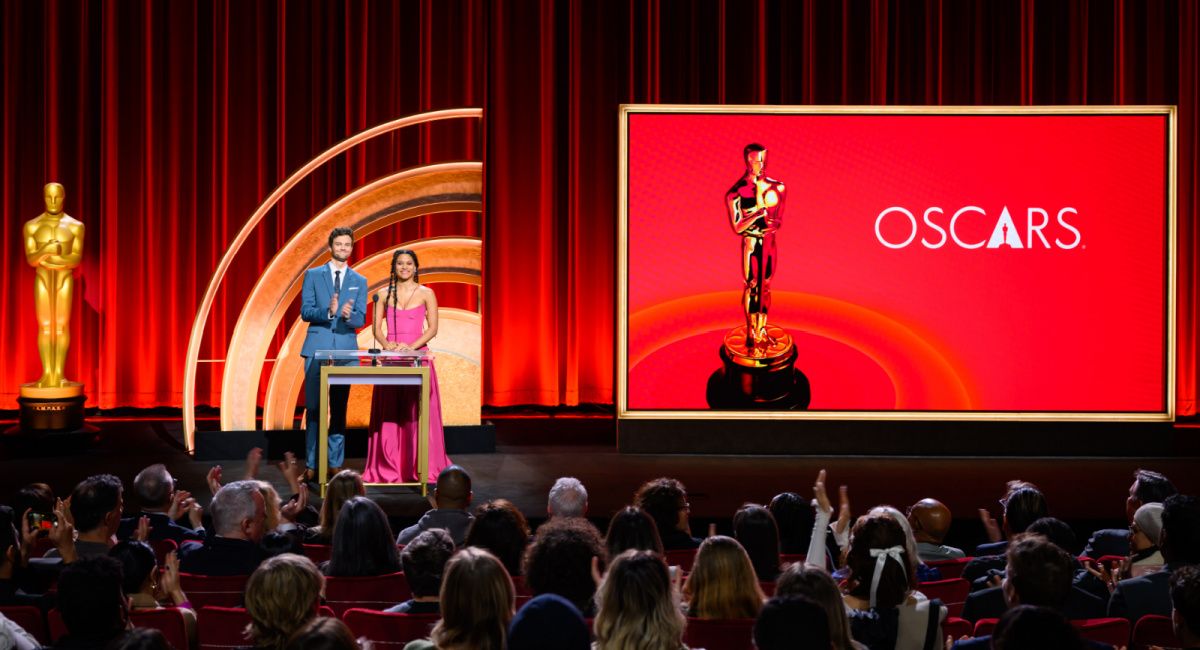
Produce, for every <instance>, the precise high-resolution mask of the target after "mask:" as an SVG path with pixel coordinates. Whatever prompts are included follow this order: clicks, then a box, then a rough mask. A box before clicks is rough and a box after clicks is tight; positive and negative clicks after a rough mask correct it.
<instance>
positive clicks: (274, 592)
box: [246, 553, 325, 650]
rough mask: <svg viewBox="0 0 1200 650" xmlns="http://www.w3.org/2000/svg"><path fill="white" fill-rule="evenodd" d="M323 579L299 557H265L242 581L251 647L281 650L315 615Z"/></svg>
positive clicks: (309, 564) (307, 561)
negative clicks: (248, 617)
mask: <svg viewBox="0 0 1200 650" xmlns="http://www.w3.org/2000/svg"><path fill="white" fill-rule="evenodd" d="M324 588H325V578H324V577H323V576H322V575H321V572H320V571H318V570H317V565H315V564H313V562H312V560H310V559H308V558H306V557H304V556H303V555H293V554H291V553H285V554H283V555H276V556H275V557H271V558H267V559H266V560H265V561H263V563H262V564H261V565H259V567H258V568H257V569H255V571H254V573H252V574H250V579H249V580H247V581H246V610H247V612H249V614H250V626H249V627H248V628H247V631H248V632H249V636H250V641H251V642H252V643H253V644H254V647H255V648H266V649H269V650H284V648H285V647H286V646H287V642H288V639H290V638H291V637H292V635H293V634H295V633H296V632H297V631H299V630H300V629H301V628H303V627H304V626H305V624H307V623H308V622H309V621H311V620H312V619H313V618H315V617H316V615H317V604H318V602H319V601H320V598H321V592H322V591H323V590H324Z"/></svg>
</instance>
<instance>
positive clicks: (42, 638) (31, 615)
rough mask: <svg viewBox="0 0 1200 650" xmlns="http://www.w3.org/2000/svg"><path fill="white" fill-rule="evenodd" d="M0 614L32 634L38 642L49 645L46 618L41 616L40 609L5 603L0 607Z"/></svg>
mask: <svg viewBox="0 0 1200 650" xmlns="http://www.w3.org/2000/svg"><path fill="white" fill-rule="evenodd" d="M0 614H3V615H4V617H5V618H7V619H8V620H10V621H12V622H13V623H16V624H17V625H20V626H21V629H23V630H25V631H26V632H28V633H30V634H32V635H33V638H35V639H37V640H38V643H40V644H42V645H50V632H49V630H47V629H46V619H45V617H43V616H42V610H40V609H38V608H36V607H34V606H32V605H6V606H4V607H0Z"/></svg>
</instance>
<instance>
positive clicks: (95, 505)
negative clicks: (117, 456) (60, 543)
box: [46, 474, 125, 557]
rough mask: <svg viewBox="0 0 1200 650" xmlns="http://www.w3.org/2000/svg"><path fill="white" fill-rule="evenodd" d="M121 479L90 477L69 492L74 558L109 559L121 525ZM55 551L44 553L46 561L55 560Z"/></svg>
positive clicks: (53, 549) (122, 501) (56, 552)
mask: <svg viewBox="0 0 1200 650" xmlns="http://www.w3.org/2000/svg"><path fill="white" fill-rule="evenodd" d="M123 492H124V487H123V486H122V485H121V479H119V478H117V477H115V476H113V475H112V474H96V475H95V476H89V477H87V478H85V479H83V480H82V481H80V482H79V484H78V485H76V486H75V490H74V491H73V492H71V521H72V523H73V524H74V525H75V530H77V531H79V533H78V535H77V536H76V538H75V554H76V555H78V556H79V557H96V556H98V555H108V549H110V548H112V545H113V544H115V543H116V540H114V539H113V534H115V533H116V532H117V527H118V526H119V525H120V524H121V510H122V509H123V508H124V507H125V500H124V496H123ZM58 555H59V551H58V549H55V548H52V549H50V550H49V551H47V552H46V557H58Z"/></svg>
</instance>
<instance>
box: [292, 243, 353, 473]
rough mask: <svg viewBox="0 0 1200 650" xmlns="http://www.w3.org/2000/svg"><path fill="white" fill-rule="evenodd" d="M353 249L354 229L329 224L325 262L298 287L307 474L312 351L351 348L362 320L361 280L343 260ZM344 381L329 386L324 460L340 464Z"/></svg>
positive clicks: (311, 456) (313, 451) (311, 463)
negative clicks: (305, 327) (304, 329)
mask: <svg viewBox="0 0 1200 650" xmlns="http://www.w3.org/2000/svg"><path fill="white" fill-rule="evenodd" d="M353 251H354V231H352V230H350V229H349V228H334V229H333V231H332V232H330V233H329V253H330V256H331V257H332V258H333V259H331V260H330V261H329V263H328V264H324V265H322V266H318V267H316V268H314V269H309V270H308V271H307V272H305V274H304V287H303V289H302V290H301V292H300V318H303V319H304V321H305V322H307V323H308V335H307V336H305V337H304V347H302V348H301V349H300V356H302V357H304V373H305V374H304V405H305V408H306V409H307V413H308V414H307V421H308V435H307V440H306V442H307V444H308V471H307V472H306V473H305V476H306V477H307V478H309V479H311V478H312V477H313V474H314V473H315V468H316V466H317V434H318V433H319V431H320V426H321V420H320V417H321V414H320V413H318V410H319V406H320V404H321V364H319V363H317V362H316V360H315V359H314V358H313V355H314V354H315V353H316V351H317V350H357V349H358V336H357V330H358V329H359V328H361V327H362V326H363V325H364V324H365V323H366V321H367V279H366V278H365V277H363V276H362V275H361V274H360V273H356V272H355V271H354V269H352V268H350V265H349V264H347V263H346V260H348V259H350V253H351V252H353ZM349 397H350V387H349V386H331V387H330V388H329V465H330V467H333V468H335V469H337V468H340V467H341V466H342V463H343V462H344V460H345V453H346V449H345V437H344V436H343V433H344V432H345V429H346V400H347V399H349Z"/></svg>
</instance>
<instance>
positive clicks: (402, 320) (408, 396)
mask: <svg viewBox="0 0 1200 650" xmlns="http://www.w3.org/2000/svg"><path fill="white" fill-rule="evenodd" d="M384 319H385V320H386V322H387V328H388V334H387V339H388V341H390V342H393V343H411V342H412V341H415V340H417V339H418V338H420V337H421V334H422V332H424V330H425V305H423V304H421V305H417V306H416V307H411V308H409V309H396V308H395V307H390V306H389V307H388V308H387V311H386V312H385V313H384ZM418 391H420V388H419V387H417V386H376V387H375V391H374V393H373V394H372V396H371V424H370V427H369V431H370V433H371V436H370V438H369V440H368V442H367V467H366V469H365V470H364V471H363V481H365V482H367V483H415V482H417V428H418V425H419V423H420V420H419V415H420V414H419V412H418V406H419V405H420V403H421V394H420V392H418ZM450 464H451V463H450V459H449V458H447V457H446V443H445V440H444V439H443V437H442V402H441V398H440V397H439V396H438V383H437V373H436V372H434V370H433V365H432V364H431V365H430V366H429V472H430V474H429V476H428V477H426V479H425V482H427V483H434V482H436V481H437V476H438V474H439V473H440V472H441V471H442V470H443V469H445V468H446V467H448V466H449V465H450Z"/></svg>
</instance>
